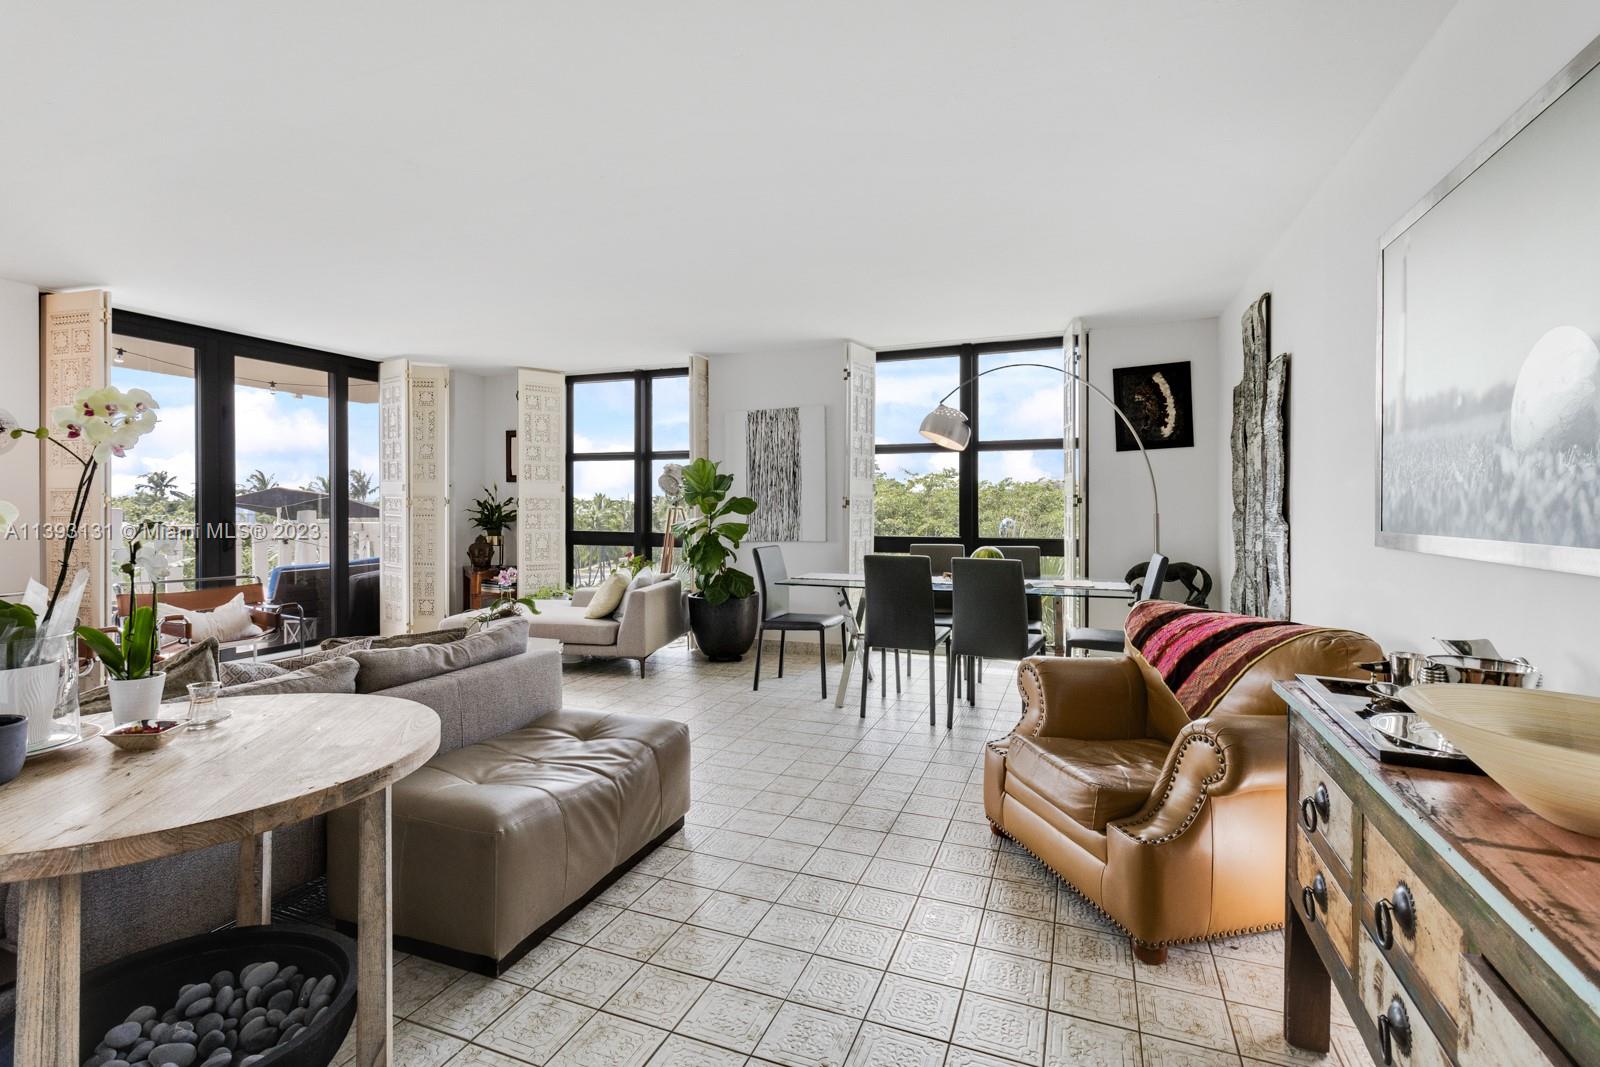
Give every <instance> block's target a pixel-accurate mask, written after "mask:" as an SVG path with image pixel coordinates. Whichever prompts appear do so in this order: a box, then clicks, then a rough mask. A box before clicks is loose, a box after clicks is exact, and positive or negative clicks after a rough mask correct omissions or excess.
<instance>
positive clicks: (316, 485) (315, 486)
mask: <svg viewBox="0 0 1600 1067" xmlns="http://www.w3.org/2000/svg"><path fill="white" fill-rule="evenodd" d="M305 489H306V490H307V491H308V492H312V493H319V494H321V495H322V496H332V495H333V483H332V482H330V481H328V476H327V475H326V474H319V475H317V476H316V477H315V478H313V479H311V484H310V485H308V486H305Z"/></svg>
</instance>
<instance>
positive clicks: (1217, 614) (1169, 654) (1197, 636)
mask: <svg viewBox="0 0 1600 1067" xmlns="http://www.w3.org/2000/svg"><path fill="white" fill-rule="evenodd" d="M1321 630H1322V627H1316V626H1302V625H1300V624H1299V623H1293V622H1280V621H1278V620H1276V619H1258V618H1256V617H1255V616H1253V615H1233V614H1230V613H1229V612H1226V611H1210V610H1207V609H1206V608H1191V607H1188V606H1187V605H1184V604H1176V603H1173V602H1172V601H1169V600H1146V601H1144V602H1142V603H1139V604H1135V605H1134V606H1133V609H1132V610H1131V611H1129V612H1128V622H1127V631H1128V643H1129V644H1130V645H1131V646H1133V648H1134V649H1135V650H1136V651H1137V652H1138V653H1139V654H1140V655H1141V656H1143V657H1144V659H1145V661H1146V662H1148V663H1149V664H1150V666H1152V667H1154V668H1155V671H1156V673H1157V674H1159V675H1161V679H1162V680H1163V681H1164V682H1166V683H1167V688H1168V689H1170V690H1171V691H1172V695H1173V696H1175V697H1177V698H1178V703H1179V704H1181V705H1182V706H1183V710H1184V711H1185V712H1186V713H1188V716H1189V718H1191V719H1198V718H1201V717H1202V716H1205V715H1209V714H1210V713H1211V709H1213V708H1215V707H1216V706H1217V703H1218V701H1220V700H1221V699H1222V698H1223V697H1224V696H1226V695H1227V693H1228V690H1229V689H1231V688H1233V684H1234V682H1236V681H1238V680H1239V678H1240V677H1241V676H1242V675H1243V674H1244V672H1245V671H1247V670H1249V669H1250V666H1251V665H1252V664H1253V663H1255V662H1256V661H1257V660H1259V659H1260V658H1261V657H1262V656H1265V655H1266V654H1267V653H1269V652H1272V651H1273V650H1274V649H1278V648H1281V647H1283V646H1284V645H1286V644H1288V643H1289V642H1291V641H1295V640H1298V639H1299V638H1301V637H1304V636H1306V635H1307V634H1313V633H1318V632H1320V631H1321Z"/></svg>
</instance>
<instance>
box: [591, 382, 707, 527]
mask: <svg viewBox="0 0 1600 1067" xmlns="http://www.w3.org/2000/svg"><path fill="white" fill-rule="evenodd" d="M650 385H651V394H650V412H651V422H652V424H653V427H654V428H653V430H652V434H653V437H654V444H655V449H656V451H658V452H669V451H679V450H681V451H688V448H689V379H688V378H687V377H684V376H681V375H680V376H675V377H670V378H656V379H654V380H652V381H651V383H650ZM572 409H573V410H572V449H573V451H574V452H632V451H633V415H634V413H633V381H632V379H627V380H623V381H615V382H579V383H577V384H576V385H574V386H573V389H572ZM572 493H573V495H574V496H578V497H588V496H594V495H595V494H596V493H603V494H605V495H606V496H608V497H611V498H612V499H615V500H631V499H632V498H633V463H632V462H631V461H627V460H621V461H616V460H613V461H597V460H591V461H589V462H586V463H574V464H573V469H572Z"/></svg>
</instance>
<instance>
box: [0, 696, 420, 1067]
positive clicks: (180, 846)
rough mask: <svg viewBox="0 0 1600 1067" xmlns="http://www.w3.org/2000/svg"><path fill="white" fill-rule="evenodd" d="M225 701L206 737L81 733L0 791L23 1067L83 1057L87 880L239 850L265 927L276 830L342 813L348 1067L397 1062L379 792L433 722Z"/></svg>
mask: <svg viewBox="0 0 1600 1067" xmlns="http://www.w3.org/2000/svg"><path fill="white" fill-rule="evenodd" d="M227 703H228V708H229V710H230V711H231V712H232V713H233V717H232V718H231V719H229V720H228V721H227V722H226V723H224V724H223V725H222V726H219V727H217V728H216V729H213V730H206V731H193V732H185V733H184V734H183V735H182V736H180V737H178V738H176V739H174V740H173V741H172V743H171V744H169V745H167V746H166V747H164V748H160V749H157V750H155V751H153V752H143V753H125V752H121V751H119V750H117V749H115V748H113V747H112V746H111V745H109V744H107V743H105V742H103V741H100V740H97V739H90V740H88V741H86V742H84V743H83V744H81V745H76V746H74V747H72V748H69V749H63V750H61V751H59V752H56V753H52V754H50V755H46V756H41V757H38V758H36V759H33V760H30V761H29V762H28V764H27V765H26V766H25V767H24V768H23V771H22V774H21V775H20V776H18V777H17V778H16V779H15V780H14V781H12V782H11V783H10V784H9V785H6V786H5V787H4V788H0V882H20V883H22V884H21V886H20V887H19V890H20V893H21V901H22V913H21V926H20V930H19V933H18V937H17V1030H16V1063H17V1067H76V1065H77V1064H78V1063H79V1062H80V1061H81V1057H80V1056H79V1055H78V1051H79V1050H78V996H79V990H78V976H79V970H80V966H79V949H80V933H81V931H80V928H79V901H80V897H79V891H80V876H81V875H83V874H84V873H85V872H88V871H98V870H104V869H106V868H108V867H121V866H124V865H126V864H130V863H141V862H143V861H144V860H151V859H159V858H161V857H165V856H173V855H177V854H178V853H180V852H190V851H193V850H195V849H202V848H209V847H210V846H212V845H217V844H221V843H223V842H225V841H238V842H239V879H238V888H237V913H238V920H239V923H240V925H261V924H265V923H268V922H271V921H272V831H273V830H275V829H277V828H278V827H280V826H288V825H291V824H293V823H297V822H301V821H302V820H305V819H309V818H311V817H312V816H315V815H322V814H325V813H327V812H329V811H332V810H333V809H334V808H340V807H343V806H345V805H346V804H355V805H357V808H358V810H359V812H360V827H361V829H360V834H359V839H358V846H357V847H358V850H359V853H360V868H359V869H360V894H361V899H360V904H359V910H358V915H357V919H358V930H357V934H356V976H357V977H356V983H357V1003H356V1049H357V1051H356V1063H357V1064H359V1065H360V1067H388V1065H389V1064H390V1063H391V1062H392V1057H393V1050H392V1046H393V1044H394V1041H393V1022H392V1021H391V1004H390V1001H391V993H392V982H393V976H392V971H391V956H392V950H391V944H392V938H391V934H392V917H391V909H390V888H389V787H390V785H392V784H393V783H394V782H397V781H399V780H400V779H401V778H404V777H405V776H406V775H408V774H410V773H411V772H412V771H414V770H416V769H417V768H418V767H420V766H421V765H422V764H423V763H425V762H426V761H427V760H428V759H429V758H430V757H431V756H432V755H433V754H434V752H435V751H436V750H437V749H438V747H439V717H438V716H437V715H435V714H434V713H433V712H432V711H431V710H430V709H428V708H426V707H424V706H422V705H421V704H418V703H415V702H414V701H410V700H400V699H397V698H395V697H385V696H376V695H362V696H357V695H354V694H350V695H346V694H310V693H305V694H293V695H281V696H260V697H234V698H231V699H229V700H228V701H227ZM102 718H105V719H109V716H92V717H90V720H89V721H98V720H100V719H102ZM107 725H109V723H107Z"/></svg>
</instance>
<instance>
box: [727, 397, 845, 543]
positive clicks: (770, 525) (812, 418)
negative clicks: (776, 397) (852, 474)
mask: <svg viewBox="0 0 1600 1067" xmlns="http://www.w3.org/2000/svg"><path fill="white" fill-rule="evenodd" d="M826 410H827V409H826V408H824V407H823V406H822V405H820V404H814V405H807V406H803V407H792V408H762V409H759V410H755V411H736V412H732V413H730V415H729V416H728V426H727V428H728V445H729V448H728V450H727V451H728V452H729V458H728V461H727V462H726V463H725V464H724V469H726V470H727V471H728V473H730V474H732V475H733V476H734V490H735V492H738V493H742V494H744V495H746V496H749V497H753V498H754V499H755V501H756V512H755V514H754V515H752V516H750V533H749V536H748V537H747V538H746V540H747V541H750V542H751V543H760V542H767V541H776V542H779V543H783V542H794V541H826V540H827V539H828V515H827V439H826V437H825V435H824V428H825V427H824V420H825V412H826Z"/></svg>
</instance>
